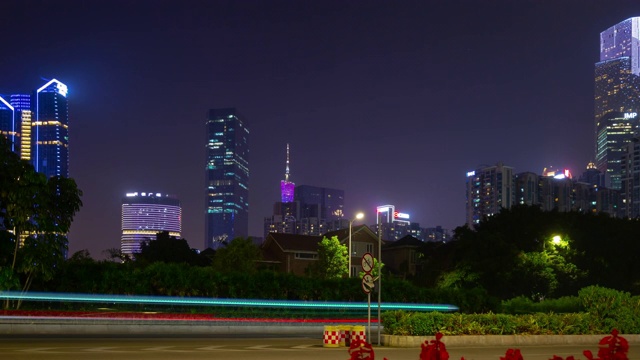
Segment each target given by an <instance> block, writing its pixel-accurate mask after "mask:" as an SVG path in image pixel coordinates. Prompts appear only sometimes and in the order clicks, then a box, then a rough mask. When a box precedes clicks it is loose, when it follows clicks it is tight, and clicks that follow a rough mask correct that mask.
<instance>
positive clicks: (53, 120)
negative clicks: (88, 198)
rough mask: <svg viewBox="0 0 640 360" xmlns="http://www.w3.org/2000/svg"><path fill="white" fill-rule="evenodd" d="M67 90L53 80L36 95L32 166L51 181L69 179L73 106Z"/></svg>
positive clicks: (34, 96) (33, 102)
mask: <svg viewBox="0 0 640 360" xmlns="http://www.w3.org/2000/svg"><path fill="white" fill-rule="evenodd" d="M67 91H68V90H67V86H66V85H65V84H63V83H61V82H60V81H58V80H56V79H53V80H51V81H49V82H47V83H46V84H44V85H43V86H42V87H40V88H39V89H38V90H36V91H35V93H34V95H33V98H32V101H31V106H32V109H33V115H34V116H35V118H32V123H31V124H32V128H31V163H32V164H33V166H34V167H35V169H36V171H38V172H40V173H43V174H45V175H46V176H47V177H51V176H64V177H69V104H68V102H67Z"/></svg>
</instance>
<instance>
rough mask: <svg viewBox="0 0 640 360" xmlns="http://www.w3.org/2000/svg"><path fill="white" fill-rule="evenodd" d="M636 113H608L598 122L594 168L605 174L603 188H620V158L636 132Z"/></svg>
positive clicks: (639, 117) (637, 119) (638, 117)
mask: <svg viewBox="0 0 640 360" xmlns="http://www.w3.org/2000/svg"><path fill="white" fill-rule="evenodd" d="M639 119H640V116H638V113H636V112H631V113H621V112H617V111H613V112H609V113H607V114H606V115H604V116H603V117H602V118H601V119H600V121H599V122H598V127H597V143H596V146H597V152H596V166H597V168H598V170H600V171H602V172H603V173H604V174H605V187H607V188H610V189H615V190H620V188H621V176H622V168H621V165H620V162H621V159H622V156H623V155H624V153H625V152H626V150H627V146H628V145H629V143H630V142H631V140H632V139H633V138H634V136H635V135H634V134H636V133H637V131H638V121H639Z"/></svg>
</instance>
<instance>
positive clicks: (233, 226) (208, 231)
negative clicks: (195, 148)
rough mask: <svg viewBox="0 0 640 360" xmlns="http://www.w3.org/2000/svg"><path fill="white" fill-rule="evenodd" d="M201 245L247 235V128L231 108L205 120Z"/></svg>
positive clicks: (214, 244)
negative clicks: (203, 231)
mask: <svg viewBox="0 0 640 360" xmlns="http://www.w3.org/2000/svg"><path fill="white" fill-rule="evenodd" d="M206 132H207V143H206V144H205V147H206V165H205V181H206V189H205V195H206V198H205V204H206V205H205V212H206V214H205V236H206V238H205V244H204V245H205V248H214V249H215V248H218V247H219V246H220V244H221V243H222V242H223V241H231V240H232V239H234V238H236V237H247V236H248V235H249V128H248V127H247V122H246V119H244V118H243V117H242V116H241V115H240V114H239V113H238V112H237V111H236V109H235V108H225V109H211V110H209V114H208V118H207V121H206Z"/></svg>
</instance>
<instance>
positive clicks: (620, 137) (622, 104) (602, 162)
mask: <svg viewBox="0 0 640 360" xmlns="http://www.w3.org/2000/svg"><path fill="white" fill-rule="evenodd" d="M639 62H640V17H634V18H630V19H627V20H624V21H622V22H620V23H618V24H616V25H614V26H612V27H610V28H608V29H607V30H605V31H603V32H601V33H600V61H599V62H598V63H596V64H595V125H596V126H595V127H596V139H595V140H596V166H597V168H598V170H600V171H601V172H602V173H604V174H605V186H606V187H609V188H612V189H616V190H617V189H620V187H621V181H620V171H621V169H620V166H619V163H620V156H621V149H622V148H625V147H626V144H627V143H628V140H629V139H631V138H632V137H633V131H630V129H627V127H628V126H631V127H637V122H638V119H637V116H636V117H633V118H631V117H625V116H630V114H637V113H639V112H640V109H639V107H640V63H639ZM611 137H616V138H617V139H616V140H615V141H614V142H613V143H609V141H610V138H611Z"/></svg>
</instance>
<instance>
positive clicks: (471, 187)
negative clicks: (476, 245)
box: [467, 163, 516, 228]
mask: <svg viewBox="0 0 640 360" xmlns="http://www.w3.org/2000/svg"><path fill="white" fill-rule="evenodd" d="M515 201H516V200H515V186H514V177H513V168H512V167H510V166H505V165H504V164H502V163H498V164H496V165H494V166H484V167H480V168H478V169H476V170H474V171H469V172H468V173H467V225H469V227H471V228H473V226H474V225H477V224H479V223H480V221H481V220H482V218H483V217H485V216H491V215H494V214H497V213H498V212H500V209H502V208H506V209H508V208H510V207H512V206H513V205H514V204H515V203H516V202H515Z"/></svg>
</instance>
